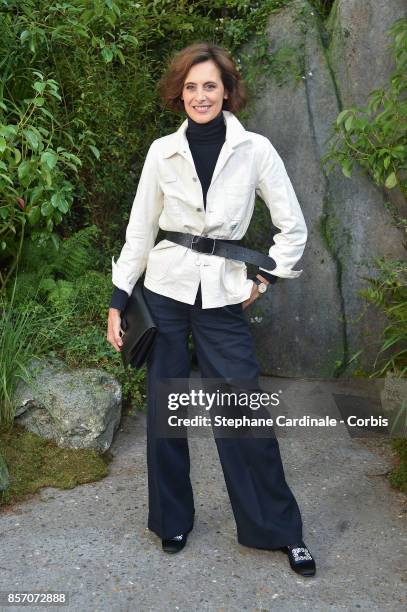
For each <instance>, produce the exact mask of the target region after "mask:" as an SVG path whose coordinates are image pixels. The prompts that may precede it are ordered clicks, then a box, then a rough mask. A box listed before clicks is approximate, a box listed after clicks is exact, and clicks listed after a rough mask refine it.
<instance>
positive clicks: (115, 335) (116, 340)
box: [106, 308, 123, 351]
mask: <svg viewBox="0 0 407 612" xmlns="http://www.w3.org/2000/svg"><path fill="white" fill-rule="evenodd" d="M120 324H121V319H120V310H117V308H109V316H108V319H107V335H106V339H107V341H108V342H110V344H111V345H112V346H113V348H115V349H116V351H121V347H122V345H123V341H122V339H121V335H120V334H121V333H122V330H121V327H120Z"/></svg>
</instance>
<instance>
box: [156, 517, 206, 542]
mask: <svg viewBox="0 0 407 612" xmlns="http://www.w3.org/2000/svg"><path fill="white" fill-rule="evenodd" d="M194 518H195V517H194ZM194 518H193V519H192V523H190V524H189V526H188V527H187V529H185V525H181V526H180V527H176V528H175V529H172V530H171V531H169V532H167V533H166V532H165V531H163V530H162V529H160V527H158V525H155V524H154V523H153V522H152V521H148V523H147V527H148V529H149V530H150V531H153V532H154V533H155V534H156V535H157V536H158V537H159V538H161V540H168V539H169V538H173V537H174V536H176V535H179V534H180V533H189V532H190V531H192V529H193V527H194Z"/></svg>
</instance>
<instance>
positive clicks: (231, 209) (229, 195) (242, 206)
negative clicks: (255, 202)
mask: <svg viewBox="0 0 407 612" xmlns="http://www.w3.org/2000/svg"><path fill="white" fill-rule="evenodd" d="M253 191H254V184H253V183H233V184H230V185H225V186H224V188H223V194H224V206H225V216H226V218H227V219H228V220H229V221H241V220H242V219H243V218H244V217H245V216H246V215H247V211H248V206H249V203H250V199H251V196H252V193H253Z"/></svg>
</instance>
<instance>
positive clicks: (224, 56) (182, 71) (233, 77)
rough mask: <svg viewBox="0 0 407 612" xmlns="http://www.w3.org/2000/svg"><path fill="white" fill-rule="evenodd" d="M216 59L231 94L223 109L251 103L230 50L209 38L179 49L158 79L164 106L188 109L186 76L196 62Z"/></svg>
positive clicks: (224, 84) (233, 110)
mask: <svg viewBox="0 0 407 612" xmlns="http://www.w3.org/2000/svg"><path fill="white" fill-rule="evenodd" d="M207 60H212V61H213V62H215V64H216V65H217V66H218V68H219V70H220V74H221V79H222V82H223V86H224V87H225V89H226V90H227V92H228V94H229V97H228V99H227V100H223V105H222V109H224V110H229V111H231V112H232V113H237V112H238V111H240V110H241V109H242V108H244V107H245V105H246V103H247V95H246V88H245V86H244V83H243V81H242V79H241V76H240V73H239V71H238V69H237V66H236V63H235V61H234V59H233V58H232V56H231V55H230V53H229V52H228V51H226V49H224V48H223V47H220V46H218V45H214V44H211V43H207V42H197V43H193V44H191V45H188V47H184V49H181V51H178V52H177V53H176V54H175V55H174V56H173V58H172V60H171V61H170V64H169V66H168V68H167V70H166V72H165V73H164V74H163V76H162V77H161V78H160V80H159V81H158V83H157V91H158V94H159V96H160V97H161V99H162V100H163V102H164V107H165V108H168V109H170V110H175V111H185V107H184V102H183V100H181V94H182V89H183V86H184V82H185V79H186V76H187V74H188V72H189V70H190V68H191V66H193V65H194V64H199V63H200V62H205V61H207Z"/></svg>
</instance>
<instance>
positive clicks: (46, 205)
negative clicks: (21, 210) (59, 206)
mask: <svg viewBox="0 0 407 612" xmlns="http://www.w3.org/2000/svg"><path fill="white" fill-rule="evenodd" d="M53 210H54V208H53V206H52V204H51V202H50V201H49V200H47V201H46V202H43V203H42V204H41V214H42V216H43V217H49V216H50V215H52V212H53Z"/></svg>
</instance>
